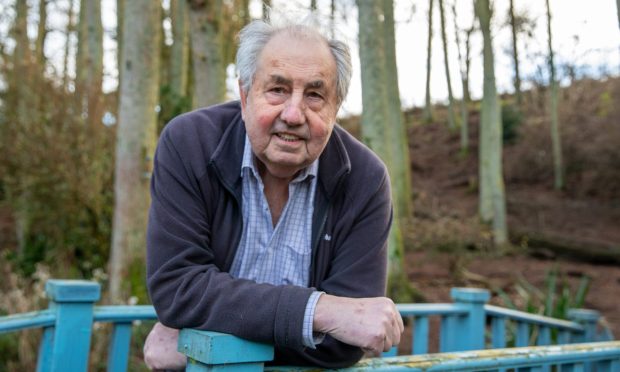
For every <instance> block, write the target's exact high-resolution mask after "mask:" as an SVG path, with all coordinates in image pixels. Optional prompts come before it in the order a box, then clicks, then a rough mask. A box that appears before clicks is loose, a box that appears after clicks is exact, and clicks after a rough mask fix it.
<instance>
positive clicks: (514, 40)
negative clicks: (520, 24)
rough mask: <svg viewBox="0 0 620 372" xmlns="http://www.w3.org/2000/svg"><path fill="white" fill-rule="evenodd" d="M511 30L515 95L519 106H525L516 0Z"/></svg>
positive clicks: (511, 14)
mask: <svg viewBox="0 0 620 372" xmlns="http://www.w3.org/2000/svg"><path fill="white" fill-rule="evenodd" d="M509 12H510V29H511V31H512V63H513V65H514V68H515V78H514V84H515V95H516V96H517V105H518V106H519V107H521V106H522V105H523V97H522V95H521V75H520V73H519V50H518V48H517V32H518V30H517V21H516V19H515V9H514V0H510V7H509Z"/></svg>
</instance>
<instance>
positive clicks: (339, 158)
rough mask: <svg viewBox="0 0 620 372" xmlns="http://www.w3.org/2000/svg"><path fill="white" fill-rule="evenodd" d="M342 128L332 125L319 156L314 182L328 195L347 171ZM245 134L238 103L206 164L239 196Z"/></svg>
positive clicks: (347, 165)
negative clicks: (237, 111) (237, 107)
mask: <svg viewBox="0 0 620 372" xmlns="http://www.w3.org/2000/svg"><path fill="white" fill-rule="evenodd" d="M224 125H226V124H224ZM342 131H344V129H342V128H341V127H340V126H339V125H335V126H334V130H333V131H332V135H331V137H330V138H329V141H328V142H327V145H326V146H325V149H324V150H323V153H322V154H321V156H320V157H319V179H318V184H319V185H320V186H321V188H322V191H324V192H325V195H326V197H327V198H328V199H331V198H333V197H334V195H335V193H336V192H337V191H338V189H339V185H340V183H341V182H342V181H343V180H344V177H346V175H348V174H349V172H350V171H351V161H350V159H349V155H348V153H347V151H346V148H345V146H344V143H343V142H342V138H341V134H340V133H341V132H342ZM245 137H246V131H245V124H244V122H243V119H242V118H241V105H239V113H238V114H236V115H235V116H234V117H233V119H232V121H231V123H230V124H229V125H227V126H226V128H225V129H224V134H223V135H222V137H221V139H220V142H219V144H218V146H217V148H216V149H215V152H214V153H213V156H212V157H211V161H210V162H209V166H211V167H214V168H215V170H216V172H217V174H218V176H219V178H220V181H221V182H222V183H223V184H224V186H226V187H227V188H228V189H229V190H231V191H233V192H234V193H235V194H236V195H237V196H239V197H240V195H241V194H240V193H241V163H242V160H243V148H244V145H245Z"/></svg>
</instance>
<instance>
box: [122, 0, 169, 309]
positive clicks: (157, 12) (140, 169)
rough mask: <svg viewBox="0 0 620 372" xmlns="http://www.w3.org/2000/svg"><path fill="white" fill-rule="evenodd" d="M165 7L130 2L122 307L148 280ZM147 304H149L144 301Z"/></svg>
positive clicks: (127, 6)
mask: <svg viewBox="0 0 620 372" xmlns="http://www.w3.org/2000/svg"><path fill="white" fill-rule="evenodd" d="M160 28H161V5H160V3H159V2H157V1H152V0H131V1H126V2H125V6H124V23H123V30H124V32H123V40H122V43H123V46H124V48H123V53H122V56H123V61H122V65H121V68H122V72H121V73H122V76H123V80H122V81H121V83H120V95H119V109H118V115H119V120H118V129H117V143H116V170H115V182H114V192H115V200H114V223H113V226H114V227H113V234H112V252H111V256H110V297H111V300H112V302H120V301H122V300H124V299H126V298H127V297H128V295H130V294H132V295H145V293H137V291H136V287H137V286H140V285H142V282H143V281H144V275H145V273H144V259H145V257H144V252H145V249H144V247H145V244H146V237H145V234H146V221H147V212H148V206H149V203H150V198H149V179H150V171H151V169H152V157H153V153H154V150H155V140H156V138H155V137H156V125H157V115H156V112H155V106H156V105H157V100H158V87H159V64H160V62H159V58H160V51H159V49H160V37H161V30H160ZM141 300H145V298H142V299H141Z"/></svg>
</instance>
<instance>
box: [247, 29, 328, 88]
mask: <svg viewBox="0 0 620 372" xmlns="http://www.w3.org/2000/svg"><path fill="white" fill-rule="evenodd" d="M294 70H298V71H303V75H304V80H305V81H304V85H306V86H310V87H313V88H321V87H324V86H326V85H329V84H328V83H329V81H330V80H333V79H335V77H336V73H337V71H336V60H335V58H334V56H333V54H332V52H331V50H330V48H329V45H328V44H327V41H326V40H324V39H322V38H321V37H320V36H316V35H311V36H306V35H299V34H287V33H279V34H276V35H274V36H273V37H272V38H271V39H270V40H269V41H268V42H267V44H266V45H265V47H264V48H263V50H262V52H261V55H260V57H259V63H258V66H257V73H262V74H265V75H267V76H266V78H267V80H268V81H270V82H274V83H282V84H286V83H291V82H292V81H290V79H291V78H292V77H291V76H290V72H291V71H294ZM265 75H263V76H265Z"/></svg>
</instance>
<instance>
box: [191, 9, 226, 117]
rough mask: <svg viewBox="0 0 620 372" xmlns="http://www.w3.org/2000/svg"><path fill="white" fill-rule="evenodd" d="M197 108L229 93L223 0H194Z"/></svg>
mask: <svg viewBox="0 0 620 372" xmlns="http://www.w3.org/2000/svg"><path fill="white" fill-rule="evenodd" d="M189 4H190V6H189V18H190V30H191V36H190V38H191V43H192V44H191V45H192V67H193V74H194V75H193V76H194V81H193V87H194V92H193V94H192V106H193V107H194V108H197V107H201V106H209V105H213V104H216V103H220V102H221V101H222V100H223V99H224V97H225V94H226V66H225V65H224V57H223V53H222V40H221V35H220V32H219V29H220V22H222V20H220V19H219V17H218V15H219V14H221V12H222V0H208V1H202V0H190V3H189Z"/></svg>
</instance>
